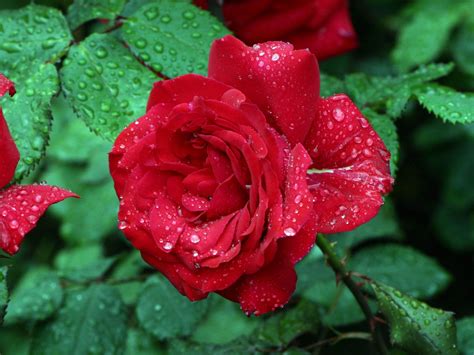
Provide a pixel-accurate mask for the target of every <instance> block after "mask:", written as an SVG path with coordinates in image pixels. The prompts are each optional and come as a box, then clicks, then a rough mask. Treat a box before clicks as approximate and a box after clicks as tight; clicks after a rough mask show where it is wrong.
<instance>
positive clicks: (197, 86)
mask: <svg viewBox="0 0 474 355" xmlns="http://www.w3.org/2000/svg"><path fill="white" fill-rule="evenodd" d="M230 89H232V88H231V87H230V86H228V85H225V84H223V83H221V82H219V81H216V80H213V79H210V78H206V77H204V76H201V75H197V74H187V75H182V76H179V77H177V78H175V79H171V80H162V81H158V82H156V83H155V84H154V85H153V89H152V90H151V93H150V97H149V98H148V105H147V111H149V110H150V109H151V108H152V107H153V106H155V105H157V104H163V103H172V104H173V105H177V104H180V103H190V102H192V101H193V99H194V97H196V96H202V97H204V98H206V99H215V100H218V99H220V98H221V97H222V95H224V93H225V92H226V91H228V90H230Z"/></svg>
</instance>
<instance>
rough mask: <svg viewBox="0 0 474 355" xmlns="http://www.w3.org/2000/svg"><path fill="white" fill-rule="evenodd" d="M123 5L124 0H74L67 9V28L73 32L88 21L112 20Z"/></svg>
mask: <svg viewBox="0 0 474 355" xmlns="http://www.w3.org/2000/svg"><path fill="white" fill-rule="evenodd" d="M124 4H125V0H74V2H73V3H72V4H71V6H69V8H68V9H67V20H68V22H69V26H71V28H72V29H73V30H74V29H76V28H78V27H79V26H80V25H82V24H84V23H86V22H87V21H90V20H95V19H101V20H113V19H115V17H116V16H117V15H118V14H120V12H121V11H122V8H123V5H124Z"/></svg>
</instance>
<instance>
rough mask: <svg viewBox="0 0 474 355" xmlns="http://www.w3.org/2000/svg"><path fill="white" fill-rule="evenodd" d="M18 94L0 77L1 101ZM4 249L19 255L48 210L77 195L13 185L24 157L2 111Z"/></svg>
mask: <svg viewBox="0 0 474 355" xmlns="http://www.w3.org/2000/svg"><path fill="white" fill-rule="evenodd" d="M7 92H9V93H10V95H13V94H14V93H15V88H14V85H13V83H12V82H11V81H10V80H8V79H7V78H6V77H4V76H3V75H2V74H0V97H1V96H3V95H4V94H6V93H7ZM0 157H1V160H0V248H1V249H2V250H4V251H5V252H7V253H8V254H15V253H16V252H17V251H18V250H19V246H20V244H21V242H22V241H23V238H24V236H25V234H26V233H28V232H29V231H30V230H31V229H33V228H34V227H35V225H36V223H37V222H38V220H39V218H40V217H41V216H42V215H43V213H44V212H45V211H46V209H47V208H48V207H49V206H50V205H52V204H54V203H57V202H60V201H62V200H64V199H65V198H68V197H77V196H76V195H74V194H73V193H71V192H69V191H66V190H63V189H59V188H58V187H55V186H47V185H42V184H41V185H11V186H9V187H6V185H8V183H9V182H10V181H11V180H12V179H13V176H14V174H15V169H16V166H17V164H18V161H19V160H20V153H19V152H18V149H17V147H16V145H15V142H14V140H13V138H12V137H11V135H10V131H9V129H8V126H7V123H6V121H5V118H4V117H3V112H2V110H1V108H0Z"/></svg>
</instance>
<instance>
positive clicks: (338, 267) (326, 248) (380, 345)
mask: <svg viewBox="0 0 474 355" xmlns="http://www.w3.org/2000/svg"><path fill="white" fill-rule="evenodd" d="M316 244H317V246H318V247H319V249H321V251H322V252H323V254H324V255H325V256H326V260H327V263H328V264H329V266H331V268H332V269H333V270H334V272H335V273H336V277H337V278H340V279H341V280H342V282H344V284H345V285H346V286H347V288H348V289H349V290H350V291H351V293H352V294H353V296H354V298H355V299H356V301H357V303H358V304H359V307H360V308H361V309H362V312H364V315H365V318H367V321H368V322H369V326H370V331H371V333H372V337H373V339H374V342H375V345H376V347H377V350H378V351H379V353H380V354H382V355H388V350H387V346H386V345H385V341H384V339H383V335H382V333H381V331H380V328H379V327H378V326H377V324H376V322H375V318H374V315H373V314H372V310H371V309H370V307H369V304H368V303H367V299H366V298H365V296H364V295H363V293H362V291H361V290H360V288H359V286H357V284H356V283H355V282H354V280H352V277H351V273H350V271H349V270H347V269H346V266H345V265H344V263H343V262H342V261H341V259H340V258H339V257H338V255H337V254H336V251H335V250H334V248H333V246H332V245H331V243H330V242H329V241H328V240H327V239H326V237H325V236H324V235H322V234H318V237H317V241H316Z"/></svg>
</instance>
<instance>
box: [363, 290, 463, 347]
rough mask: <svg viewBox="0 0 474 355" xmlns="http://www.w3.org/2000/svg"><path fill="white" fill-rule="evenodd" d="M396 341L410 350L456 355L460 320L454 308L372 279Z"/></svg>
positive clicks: (394, 341) (393, 338) (391, 335)
mask: <svg viewBox="0 0 474 355" xmlns="http://www.w3.org/2000/svg"><path fill="white" fill-rule="evenodd" d="M372 288H373V289H374V291H375V295H376V296H377V300H378V303H379V306H380V309H381V311H382V313H383V314H384V315H385V317H386V318H387V320H388V322H389V324H390V339H391V341H392V343H393V344H394V345H397V346H399V347H401V348H402V349H404V350H406V351H408V352H409V353H410V354H412V353H413V354H420V355H433V354H439V355H451V354H452V355H456V354H459V352H458V350H457V346H456V324H455V322H454V316H453V313H451V312H446V311H443V310H441V309H436V308H431V307H429V306H428V305H427V304H426V303H423V302H420V301H418V300H416V299H414V298H412V297H410V296H407V295H404V294H403V293H401V292H400V291H398V290H396V289H394V288H392V287H390V286H387V285H384V284H379V283H372Z"/></svg>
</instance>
